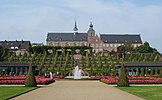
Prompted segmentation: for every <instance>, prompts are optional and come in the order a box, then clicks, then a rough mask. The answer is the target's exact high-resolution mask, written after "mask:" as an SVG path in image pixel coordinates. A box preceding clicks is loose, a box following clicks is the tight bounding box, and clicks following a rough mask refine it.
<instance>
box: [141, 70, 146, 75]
mask: <svg viewBox="0 0 162 100" xmlns="http://www.w3.org/2000/svg"><path fill="white" fill-rule="evenodd" d="M144 71H145V70H144V68H141V76H144V75H145V72H144Z"/></svg>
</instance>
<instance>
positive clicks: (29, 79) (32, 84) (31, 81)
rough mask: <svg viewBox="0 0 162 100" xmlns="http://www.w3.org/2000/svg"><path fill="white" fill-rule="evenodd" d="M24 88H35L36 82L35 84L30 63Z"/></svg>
mask: <svg viewBox="0 0 162 100" xmlns="http://www.w3.org/2000/svg"><path fill="white" fill-rule="evenodd" d="M25 86H26V87H36V86H37V82H36V79H35V76H34V71H33V68H32V64H31V63H30V66H29V69H28V74H27V76H26V80H25Z"/></svg>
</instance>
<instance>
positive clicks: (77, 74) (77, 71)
mask: <svg viewBox="0 0 162 100" xmlns="http://www.w3.org/2000/svg"><path fill="white" fill-rule="evenodd" d="M74 79H81V70H80V69H79V67H78V65H77V66H76V67H75V69H74Z"/></svg>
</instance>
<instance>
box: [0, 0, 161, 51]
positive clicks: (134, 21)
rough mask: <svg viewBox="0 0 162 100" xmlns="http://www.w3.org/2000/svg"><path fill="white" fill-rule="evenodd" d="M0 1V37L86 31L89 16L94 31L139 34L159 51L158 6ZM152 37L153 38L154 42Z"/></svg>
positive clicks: (122, 0)
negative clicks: (73, 30)
mask: <svg viewBox="0 0 162 100" xmlns="http://www.w3.org/2000/svg"><path fill="white" fill-rule="evenodd" d="M18 1H19V0H17V2H12V3H8V2H7V3H6V2H5V3H1V5H2V4H3V6H0V11H1V13H0V23H1V24H0V34H1V37H0V39H1V40H5V39H7V38H8V37H9V38H10V39H12V40H16V39H17V40H19V39H26V40H31V41H33V42H45V39H46V34H47V32H72V29H73V26H74V20H75V18H76V19H77V24H78V27H79V31H81V32H87V30H88V28H89V22H90V19H92V21H93V24H94V28H95V30H96V32H97V33H140V34H141V36H142V38H143V41H149V42H150V43H151V45H152V46H153V47H156V48H158V50H160V51H161V52H162V47H160V46H159V44H160V43H161V42H162V40H161V38H160V34H161V32H162V30H161V26H162V19H161V18H162V6H161V5H160V6H159V5H155V4H153V5H151V4H148V5H144V3H143V4H142V5H140V6H139V4H138V3H140V1H139V2H138V3H137V2H136V3H134V2H133V1H132V0H118V1H114V0H86V2H85V1H83V0H59V1H54V0H46V1H44V0H39V1H38V0H36V1H30V2H28V3H27V2H18ZM155 40H156V41H155Z"/></svg>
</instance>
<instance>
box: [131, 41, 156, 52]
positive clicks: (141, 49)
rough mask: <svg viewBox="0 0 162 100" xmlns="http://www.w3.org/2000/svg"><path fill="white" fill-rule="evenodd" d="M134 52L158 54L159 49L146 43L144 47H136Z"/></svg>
mask: <svg viewBox="0 0 162 100" xmlns="http://www.w3.org/2000/svg"><path fill="white" fill-rule="evenodd" d="M134 51H135V52H137V53H158V51H157V49H155V48H152V47H150V44H149V43H148V42H145V43H144V44H143V45H141V46H138V47H136V48H135V49H134Z"/></svg>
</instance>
